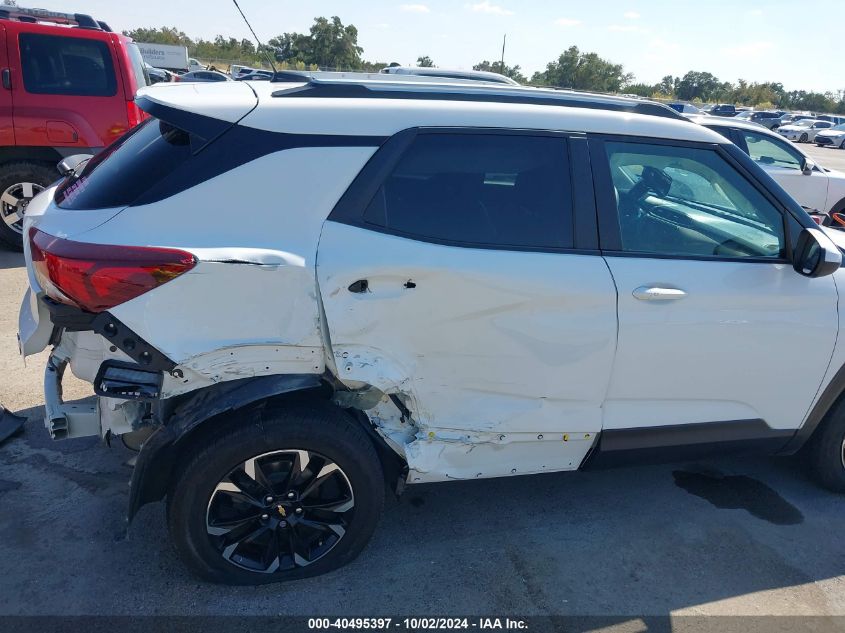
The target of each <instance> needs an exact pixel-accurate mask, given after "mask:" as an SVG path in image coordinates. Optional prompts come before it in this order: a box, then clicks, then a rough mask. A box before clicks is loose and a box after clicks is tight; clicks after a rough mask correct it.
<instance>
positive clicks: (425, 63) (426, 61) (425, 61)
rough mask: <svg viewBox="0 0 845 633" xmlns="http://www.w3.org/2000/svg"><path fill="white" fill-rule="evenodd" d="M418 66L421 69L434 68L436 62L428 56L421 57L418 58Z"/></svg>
mask: <svg viewBox="0 0 845 633" xmlns="http://www.w3.org/2000/svg"><path fill="white" fill-rule="evenodd" d="M417 66H418V67H419V68H434V62H433V61H432V60H431V57H429V56H428V55H421V56H420V57H417Z"/></svg>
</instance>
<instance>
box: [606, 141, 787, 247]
mask: <svg viewBox="0 0 845 633" xmlns="http://www.w3.org/2000/svg"><path fill="white" fill-rule="evenodd" d="M605 146H606V149H607V157H608V160H609V162H610V170H611V176H612V180H613V186H614V189H615V193H616V200H617V211H618V216H619V229H620V236H621V240H622V250H623V251H625V252H630V253H640V254H646V255H648V254H654V255H664V256H677V257H695V258H699V257H713V258H745V257H748V258H771V259H779V258H782V257H783V256H784V248H785V246H784V245H785V237H784V223H783V216H782V215H781V213H780V212H779V211H778V209H777V208H775V206H774V205H772V204H771V203H770V202H769V201H768V200H767V199H766V198H765V196H763V195H762V194H761V193H760V192H759V191H757V189H755V188H754V187H753V186H752V185H751V183H750V182H748V181H747V180H746V179H745V178H744V177H743V176H742V175H741V174H739V173H738V172H737V171H736V170H735V169H734V167H733V166H732V165H731V164H730V163H728V162H727V161H726V160H725V159H723V158H722V157H721V156H720V155H719V154H718V153H717V152H716V151H715V150H710V149H699V148H688V147H672V146H668V145H648V144H640V143H621V142H608V143H606V144H605Z"/></svg>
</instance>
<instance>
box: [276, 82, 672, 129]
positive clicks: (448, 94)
mask: <svg viewBox="0 0 845 633" xmlns="http://www.w3.org/2000/svg"><path fill="white" fill-rule="evenodd" d="M472 89H473V91H472V92H461V91H460V88H456V87H455V86H449V88H448V90H446V89H444V90H442V91H435V90H425V89H420V90H414V89H408V88H404V87H403V89H402V90H391V89H389V88H382V89H378V88H376V89H374V88H372V87H370V86H367V85H364V84H356V83H346V84H330V83H309V84H307V85H305V86H302V87H301V88H292V89H287V90H277V91H275V92H274V93H273V96H274V97H276V98H297V97H306V98H314V97H317V98H325V99H411V100H415V101H470V102H478V103H516V104H528V105H543V106H559V107H568V108H587V109H590V110H609V111H613V112H628V113H632V114H646V115H650V116H659V117H664V118H667V119H677V120H681V121H688V119H687V118H686V117H684V116H683V115H681V114H679V113H678V112H677V111H675V110H673V109H672V108H670V107H669V106H665V105H663V104H661V103H653V102H649V101H642V102H641V101H635V100H627V99H617V98H613V97H595V96H590V95H587V94H579V93H575V92H572V93H568V92H563V91H561V92H559V93H555V94H554V95H551V94H548V93H545V92H541V91H536V92H532V90H531V89H528V88H523V89H521V90H520V89H519V88H507V90H509V91H510V90H512V91H513V94H506V93H505V92H502V88H501V87H498V88H497V87H493V86H491V87H489V88H488V89H486V90H485V89H478V87H476V86H472ZM497 90H498V92H497Z"/></svg>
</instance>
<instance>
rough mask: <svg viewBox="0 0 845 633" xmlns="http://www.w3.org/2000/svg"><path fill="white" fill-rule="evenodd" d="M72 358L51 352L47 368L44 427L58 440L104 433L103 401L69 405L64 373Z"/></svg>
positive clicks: (45, 374) (45, 371) (45, 376)
mask: <svg viewBox="0 0 845 633" xmlns="http://www.w3.org/2000/svg"><path fill="white" fill-rule="evenodd" d="M67 364H68V359H67V358H65V357H61V356H56V355H55V354H51V355H50V358H49V360H48V361H47V367H46V369H45V370H44V408H45V415H44V426H45V427H47V430H48V431H49V432H50V437H51V438H53V439H54V440H64V439H67V438H71V437H85V436H88V435H99V434H100V412H99V410H98V406H99V404H98V403H99V400H98V401H96V402H93V403H75V404H65V402H64V401H63V400H62V376H63V375H64V373H65V368H66V367H67Z"/></svg>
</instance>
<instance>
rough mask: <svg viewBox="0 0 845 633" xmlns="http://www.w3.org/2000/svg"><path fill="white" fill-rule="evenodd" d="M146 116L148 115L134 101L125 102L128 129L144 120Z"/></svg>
mask: <svg viewBox="0 0 845 633" xmlns="http://www.w3.org/2000/svg"><path fill="white" fill-rule="evenodd" d="M148 116H150V115H149V114H147V113H146V112H144V111H143V110H142V109H141V108H139V107H138V106H137V105H135V102H134V101H127V102H126V120H127V121H128V122H129V129H130V130H131V129H132V128H133V127H135V126H136V125H138V124H139V123H141V122H142V121H144V120H145V119H146V118H147V117H148Z"/></svg>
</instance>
